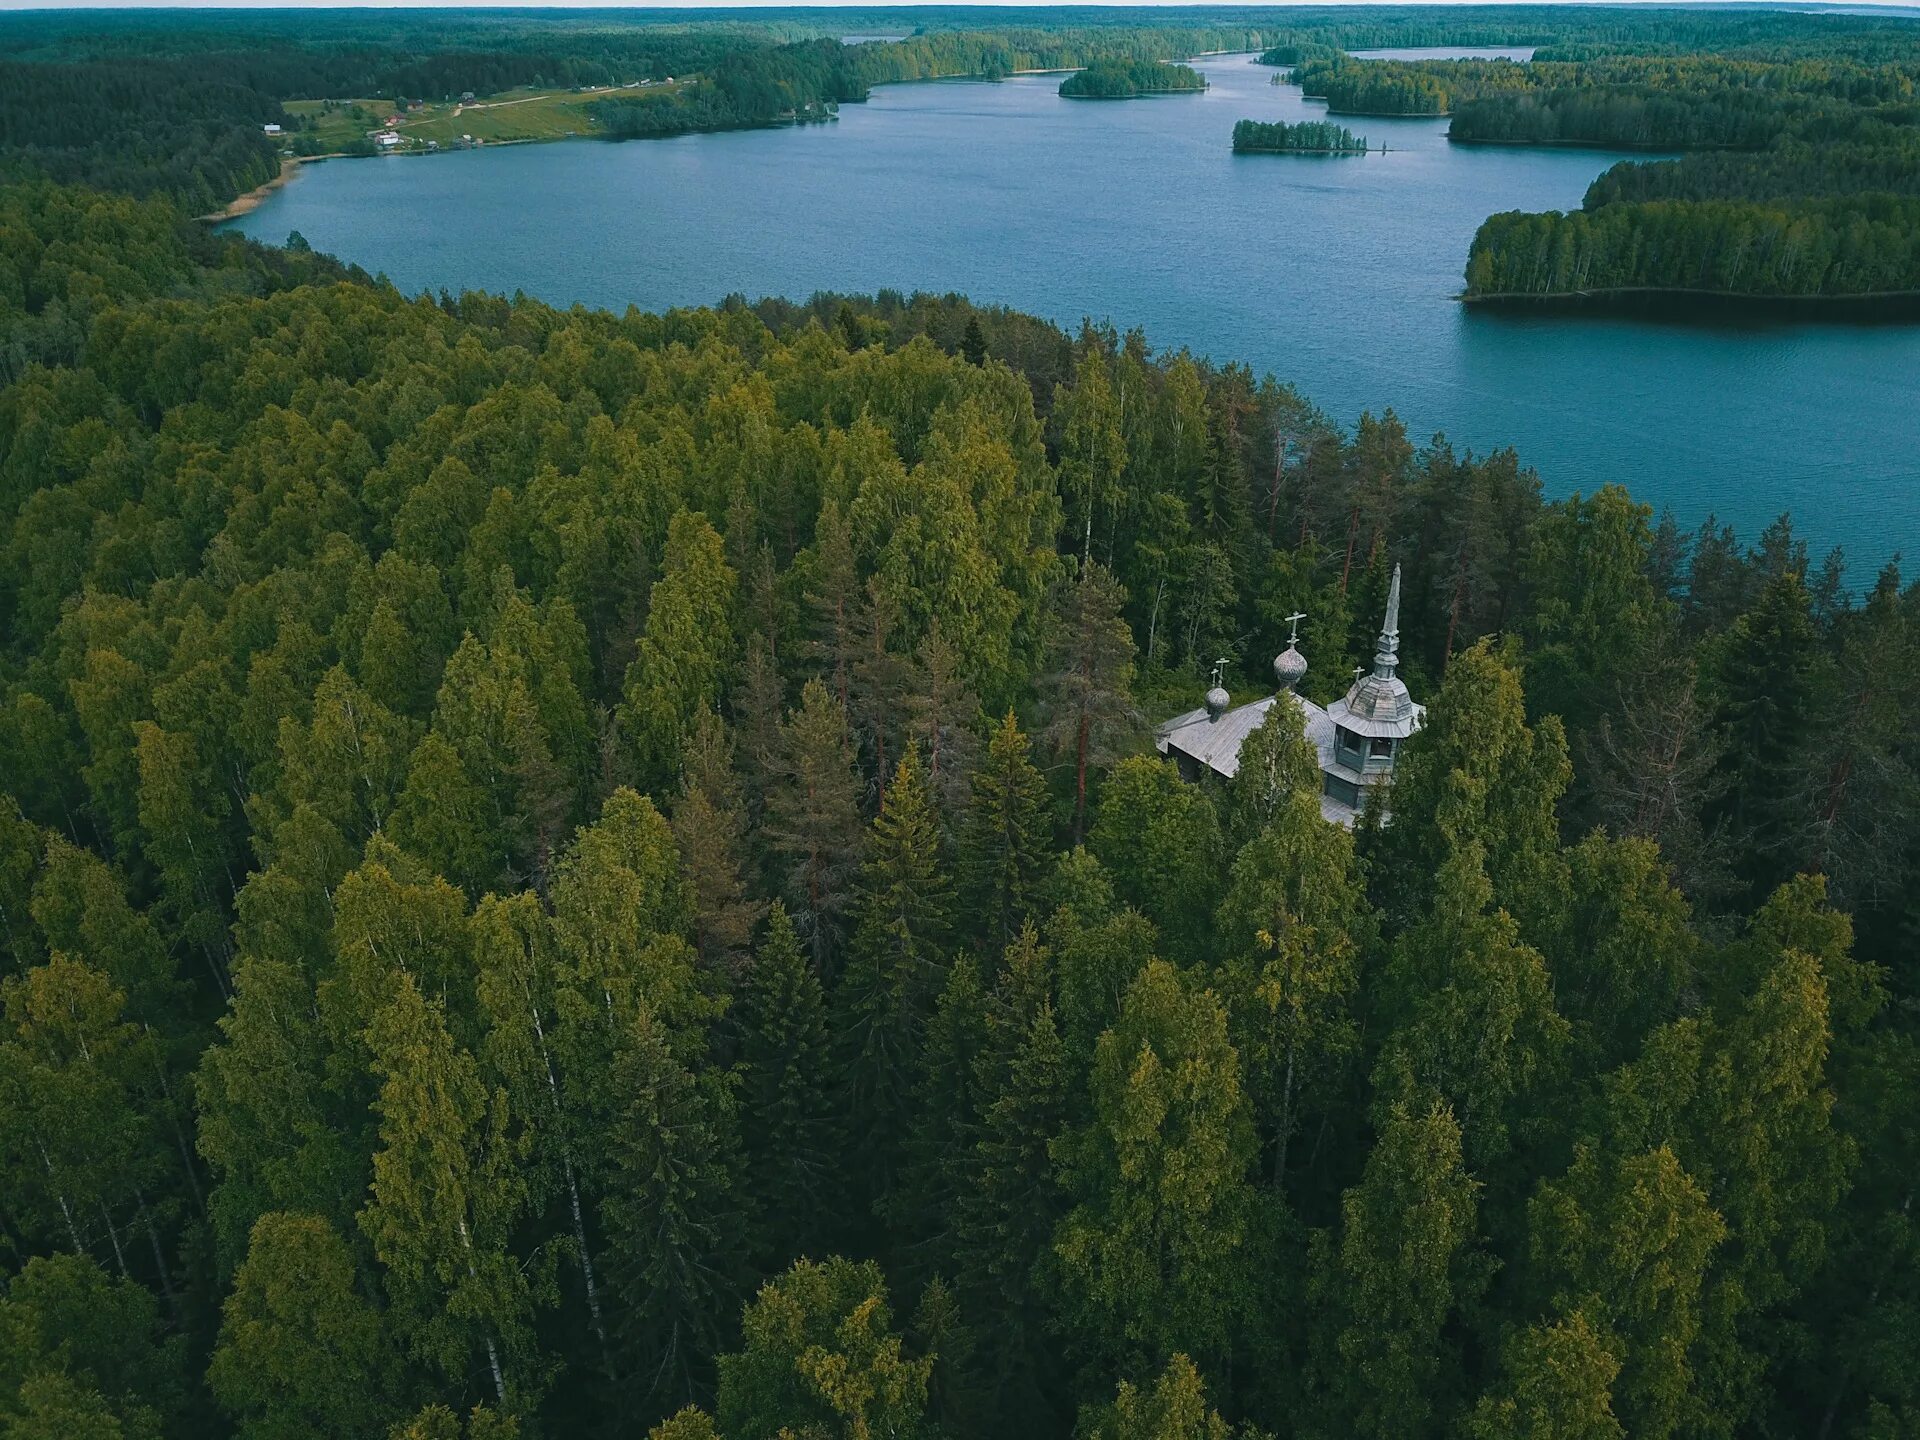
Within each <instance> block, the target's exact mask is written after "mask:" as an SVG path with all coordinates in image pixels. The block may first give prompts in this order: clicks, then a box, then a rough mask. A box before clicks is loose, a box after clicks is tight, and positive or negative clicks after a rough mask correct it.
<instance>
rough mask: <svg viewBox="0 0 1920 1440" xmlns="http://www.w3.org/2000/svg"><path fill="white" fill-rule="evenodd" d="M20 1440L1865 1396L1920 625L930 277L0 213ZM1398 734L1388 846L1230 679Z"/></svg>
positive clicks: (7, 1090)
mask: <svg viewBox="0 0 1920 1440" xmlns="http://www.w3.org/2000/svg"><path fill="white" fill-rule="evenodd" d="M0 236H4V237H5V244H4V246H3V247H0V382H3V383H0V554H4V557H5V564H4V566H0V637H4V638H0V755H4V756H5V757H6V763H5V766H4V768H3V769H0V971H4V974H3V975H0V1337H4V1343H0V1430H3V1431H4V1433H6V1434H8V1435H11V1436H23V1437H24V1436H34V1437H38V1436H46V1437H53V1436H59V1437H63V1440H65V1437H75V1436H85V1437H102V1440H114V1437H152V1440H171V1437H180V1440H185V1437H189V1436H192V1437H198V1436H205V1435H224V1434H233V1435H236V1436H243V1437H249V1440H255V1437H257V1440H323V1437H325V1440H331V1437H338V1436H370V1437H376V1440H380V1437H386V1440H460V1437H467V1440H538V1437H540V1436H548V1435H551V1436H569V1437H572V1436H596V1435H609V1436H611V1435H623V1436H632V1435H639V1434H649V1435H650V1436H651V1437H652V1440H715V1437H724V1440H776V1437H788V1436H793V1437H808V1440H866V1437H873V1436H878V1435H888V1436H893V1437H900V1440H974V1437H979V1440H986V1437H997V1436H1006V1435H1022V1436H1036V1437H1043V1440H1055V1437H1057V1440H1065V1437H1067V1436H1069V1435H1074V1436H1082V1437H1099V1440H1225V1437H1230V1436H1231V1437H1238V1440H1256V1437H1262V1436H1268V1437H1287V1440H1293V1437H1299V1440H1320V1437H1336V1436H1337V1437H1355V1436H1358V1437H1374V1440H1457V1437H1462V1436H1465V1437H1470V1440H1512V1437H1521V1440H1555V1437H1566V1436H1570V1435H1571V1436H1579V1437H1593V1440H1625V1437H1628V1436H1632V1437H1635V1440H1639V1437H1647V1436H1654V1437H1695V1436H1723V1437H1733V1436H1737V1435H1754V1434H1778V1435H1819V1434H1822V1433H1824V1434H1827V1435H1830V1436H1836V1437H1845V1440H1887V1437H1896V1436H1900V1435H1903V1434H1908V1433H1911V1432H1912V1431H1913V1429H1914V1427H1915V1426H1916V1425H1920V1376H1916V1373H1915V1370H1914V1366H1913V1364H1912V1357H1913V1355H1914V1353H1915V1350H1916V1347H1920V1328H1916V1327H1917V1326H1920V1318H1917V1317H1920V1218H1917V1217H1916V1215H1915V1212H1914V1207H1913V1203H1912V1201H1913V1184H1914V1176H1915V1175H1916V1174H1920V1109H1916V1106H1915V1104H1914V1096H1915V1094H1916V1085H1920V1025H1916V1015H1917V1014H1920V970H1916V967H1915V962H1914V949H1913V936H1914V934H1915V933H1916V929H1917V928H1920V902H1917V901H1916V897H1917V896H1920V733H1917V732H1916V729H1915V727H1914V725H1913V723H1912V717H1913V716H1914V715H1915V714H1916V713H1920V587H1916V586H1914V585H1912V584H1911V583H1909V582H1908V581H1907V580H1906V579H1905V578H1904V576H1903V574H1902V572H1901V571H1900V570H1899V568H1898V567H1897V566H1889V567H1888V568H1887V569H1886V570H1885V571H1883V572H1882V573H1881V574H1879V575H1878V576H1858V577H1856V576H1851V575H1849V574H1848V573H1847V572H1846V570H1845V568H1844V566H1843V564H1842V560H1841V557H1840V556H1838V555H1837V554H1836V555H1830V556H1827V557H1824V558H1821V557H1816V556H1810V555H1809V554H1808V553H1807V549H1806V546H1805V544H1804V542H1803V541H1802V540H1801V539H1800V538H1798V537H1797V536H1796V534H1795V531H1794V529H1793V527H1792V525H1791V524H1790V523H1789V522H1787V521H1786V520H1785V519H1783V520H1782V521H1780V522H1779V523H1778V524H1776V525H1774V526H1772V527H1771V528H1769V529H1768V530H1767V532H1766V533H1765V534H1763V535H1760V536H1756V537H1745V538H1742V537H1736V536H1734V535H1733V534H1732V533H1730V532H1729V531H1727V530H1726V529H1725V528H1724V527H1721V526H1719V525H1717V524H1714V523H1711V522H1709V523H1708V524H1706V525H1705V526H1703V527H1702V528H1701V529H1700V530H1698V531H1697V532H1694V533H1685V532H1682V531H1681V530H1679V529H1678V528H1677V527H1676V526H1675V525H1674V524H1673V523H1672V522H1671V521H1670V520H1667V519H1664V518H1662V517H1657V516H1655V515H1653V514H1651V513H1649V511H1648V510H1647V509H1646V508H1645V507H1644V506H1641V505H1638V504H1636V503H1635V502H1634V500H1633V498H1632V497H1631V496H1629V495H1627V494H1625V493H1624V492H1622V491H1621V490H1619V489H1618V488H1615V487H1603V488H1602V489H1600V490H1598V491H1596V492H1594V493H1593V494H1590V495H1580V496H1574V497H1570V498H1568V499H1565V500H1561V501H1557V502H1553V503H1548V502H1547V501H1545V500H1544V499H1543V497H1542V495H1541V488H1540V483H1539V480H1538V478H1537V477H1536V476H1535V475H1534V474H1533V473H1532V472H1531V471H1530V470H1528V469H1527V468H1525V466H1524V465H1523V464H1522V463H1521V462H1520V460H1519V458H1518V457H1516V456H1515V455H1514V454H1513V453H1512V452H1510V451H1504V452H1496V453H1492V454H1488V455H1471V454H1464V453H1461V452H1460V451H1458V450H1457V449H1455V448H1454V447H1453V446H1452V445H1450V444H1449V443H1448V442H1447V441H1446V440H1445V438H1444V437H1440V436H1436V437H1431V438H1430V439H1428V440H1425V441H1416V440H1415V438H1414V437H1410V436H1408V435H1407V434H1406V433H1405V431H1404V429H1403V427H1402V426H1401V424H1400V423H1399V421H1398V420H1397V419H1396V418H1395V416H1394V415H1393V413H1392V412H1391V411H1387V412H1384V413H1381V414H1373V415H1365V416H1362V417H1361V418H1360V419H1359V421H1358V423H1357V424H1356V425H1354V426H1353V427H1352V428H1351V429H1343V428H1341V427H1338V426H1336V425H1334V424H1333V423H1331V422H1330V421H1329V420H1328V419H1327V418H1326V417H1325V416H1323V415H1321V414H1319V413H1318V412H1317V411H1315V410H1314V409H1313V407H1312V406H1310V405H1309V404H1307V403H1306V402H1304V401H1303V400H1302V399H1301V397H1300V396H1299V395H1298V394H1296V393H1295V392H1294V391H1292V390H1291V389H1289V388H1288V387H1286V386H1284V385H1281V384H1278V383H1276V382H1275V381H1273V380H1272V379H1268V378H1260V377H1256V376H1254V375H1253V374H1251V373H1250V372H1248V371H1247V370H1246V369H1245V368H1244V367H1241V366H1236V365H1232V364H1219V365H1215V364H1209V363H1206V362H1203V361H1200V360H1197V359H1195V358H1194V357H1192V356H1190V355H1187V354H1184V353H1165V352H1155V351H1153V350H1152V349H1150V348H1149V346H1148V343H1147V341H1146V339H1145V338H1144V337H1142V336H1140V335H1139V334H1137V333H1127V334H1120V333H1115V332H1113V331H1110V330H1103V329H1096V328H1089V329H1085V330H1083V331H1082V332H1081V333H1079V334H1077V335H1070V334H1067V333H1064V332H1062V331H1060V330H1058V329H1056V328H1054V327H1052V326H1050V325H1047V324H1045V323H1043V322H1041V321H1038V320H1035V319H1032V318H1030V317H1026V316H1022V315H1019V314H1016V313H1012V312H1008V311H1004V310H994V309H985V308H979V307H975V306H972V305H970V304H968V303H967V302H966V301H964V300H962V299H960V298H958V297H952V296H949V297H934V296H914V297H911V298H908V297H902V296H899V295H881V296H878V297H874V298H872V299H858V298H853V297H835V296H821V297H816V298H815V299H813V300H812V301H810V302H806V303H792V302H783V301H768V302H765V303H763V304H761V305H758V306H755V307H748V306H746V305H744V304H741V303H729V304H726V305H723V306H721V307H720V308H718V309H711V310H690V311H676V312H673V313H669V314H665V315H646V314H640V313H638V312H633V311H630V312H628V313H626V314H625V315H620V316H616V315H611V314H607V313H604V312H594V311H588V310H585V309H573V310H566V311H562V310H555V309H552V308H550V307H548V306H545V305H541V304H538V303H536V302H532V301H528V300H525V299H514V300H508V299H505V298H502V297H498V296H490V295H482V294H468V295H462V296H452V295H442V296H440V297H438V298H437V299H436V298H427V297H423V298H417V299H409V298H407V297H405V296H402V295H401V294H399V293H397V292H396V291H395V290H394V289H393V288H392V287H390V286H387V285H383V284H377V283H375V282H373V281H371V280H370V279H369V278H368V277H366V276H365V275H363V274H360V273H358V272H355V271H353V270H350V269H347V268H344V267H342V266H340V265H338V264H337V263H335V262H333V261H331V260H328V259H326V258H325V257H322V256H317V255H314V254H312V253H311V252H309V251H307V250H305V249H304V248H302V247H293V248H290V249H284V250H276V249H267V248H263V247H260V246H257V245H253V244H250V243H246V242H243V241H241V240H238V239H235V238H230V237H221V236H218V235H215V234H213V233H211V232H209V231H207V230H206V229H205V228H204V227H200V226H196V225H193V224H191V223H189V222H187V221H185V220H184V219H183V218H182V217H181V215H180V212H179V211H178V210H177V209H175V208H173V207H172V206H170V205H169V204H167V203H166V202H163V201H144V202H143V201H136V200H132V199H129V198H127V197H124V196H113V195H106V194H103V193H101V192H97V191H87V190H81V189H75V188H62V187H56V186H53V185H52V184H50V183H48V182H44V181H43V182H36V183H34V184H30V185H19V186H12V187H0ZM1396 564H1398V565H1399V566H1401V567H1402V575H1403V592H1404V593H1403V604H1402V608H1401V611H1400V635H1399V651H1400V661H1401V666H1402V672H1403V674H1404V675H1405V677H1406V679H1407V682H1408V683H1409V685H1410V686H1411V687H1412V689H1413V693H1414V694H1415V695H1416V696H1417V697H1419V698H1420V699H1421V700H1422V701H1423V702H1424V703H1426V704H1427V705H1428V706H1429V710H1428V713H1427V719H1426V723H1425V726H1424V728H1422V729H1421V730H1420V731H1419V732H1418V733H1417V734H1416V735H1415V736H1414V737H1413V739H1412V740H1410V741H1409V742H1408V743H1407V746H1406V749H1405V751H1404V754H1403V756H1402V758H1401V760H1400V764H1399V768H1398V770H1397V771H1396V775H1395V778H1394V782H1393V787H1392V790H1391V792H1390V799H1391V805H1392V819H1391V823H1390V824H1383V823H1381V814H1380V812H1379V811H1378V810H1375V811H1373V812H1372V818H1371V819H1369V820H1365V821H1363V823H1362V824H1361V825H1360V827H1359V828H1358V830H1356V831H1348V830H1345V829H1342V828H1340V827H1339V826H1337V825H1333V824H1330V823H1329V822H1327V821H1326V820H1325V819H1323V818H1322V815H1321V810H1320V800H1319V783H1318V782H1319V777H1318V773H1317V770H1316V765H1315V757H1314V754H1313V752H1312V750H1311V749H1310V748H1309V747H1308V746H1307V744H1306V741H1305V739H1304V736H1303V735H1302V732H1301V730H1300V727H1299V723H1298V720H1297V717H1296V712H1295V711H1293V710H1292V709H1291V707H1287V706H1276V707H1274V709H1273V711H1272V716H1273V717H1275V718H1272V719H1270V720H1269V721H1268V723H1267V724H1266V725H1265V726H1264V727H1263V728H1261V729H1260V730H1258V731H1257V732H1256V733H1255V734H1254V735H1253V736H1252V737H1251V738H1250V739H1249V740H1248V741H1247V745H1246V748H1245V749H1244V750H1243V751H1242V755H1241V760H1242V764H1241V768H1240V771H1239V774H1238V776H1237V777H1236V778H1235V779H1234V780H1233V781H1232V782H1231V783H1224V784H1207V785H1193V784H1188V783H1186V782H1184V781H1182V780H1181V779H1180V778H1179V776H1178V774H1177V773H1176V772H1175V771H1174V770H1173V768H1172V767H1171V766H1170V765H1169V764H1168V763H1167V762H1165V761H1163V760H1161V759H1160V758H1159V757H1158V756H1156V755H1155V754H1154V753H1153V750H1152V747H1151V743H1150V726H1151V724H1152V723H1153V722H1154V721H1155V720H1157V719H1160V718H1162V717H1165V716H1169V715H1172V714H1175V713H1179V712H1182V711H1186V710H1189V709H1191V708H1192V707H1193V706H1194V705H1195V704H1196V703H1197V699H1198V696H1199V695H1200V693H1201V691H1202V689H1203V687H1204V686H1205V684H1206V683H1207V682H1206V678H1205V677H1206V674H1207V672H1208V670H1209V668H1210V667H1211V666H1212V665H1213V663H1214V662H1215V661H1216V660H1217V659H1218V658H1219V657H1222V656H1224V657H1228V665H1227V674H1226V677H1225V680H1226V684H1227V685H1228V687H1229V688H1230V689H1231V691H1232V692H1233V694H1234V696H1235V697H1236V698H1238V699H1240V700H1242V701H1244V700H1249V699H1252V698H1254V697H1256V696H1259V695H1261V694H1263V693H1267V692H1268V691H1269V690H1270V687H1271V686H1272V683H1273V681H1272V678H1271V674H1272V672H1271V669H1270V668H1269V667H1270V665H1271V660H1272V656H1273V654H1274V652H1275V651H1276V650H1278V649H1279V648H1280V647H1281V646H1282V645H1283V644H1284V643H1285V637H1286V635H1287V633H1288V625H1289V617H1290V616H1293V615H1294V614H1295V613H1296V612H1304V614H1305V617H1306V618H1305V620H1304V623H1303V624H1302V626H1301V634H1300V646H1301V648H1302V649H1303V650H1304V651H1305V652H1306V654H1307V656H1308V659H1309V665H1310V668H1309V671H1308V674H1307V677H1306V681H1305V690H1306V692H1307V693H1308V694H1309V695H1310V696H1311V697H1313V698H1315V699H1317V700H1322V701H1324V700H1327V699H1329V698H1331V697H1333V696H1335V695H1338V694H1339V693H1340V692H1341V691H1342V689H1343V688H1344V687H1345V685H1346V684H1347V683H1348V679H1349V677H1350V675H1351V673H1352V669H1353V667H1354V666H1356V665H1359V664H1364V663H1366V662H1367V661H1368V659H1369V657H1370V656H1371V654H1372V652H1373V650H1374V647H1375V637H1376V634H1377V632H1378V629H1379V626H1380V624H1381V619H1382V614H1383V607H1384V602H1385V594H1386V590H1387V586H1388V583H1389V577H1390V575H1391V573H1392V570H1393V567H1394V565H1396Z"/></svg>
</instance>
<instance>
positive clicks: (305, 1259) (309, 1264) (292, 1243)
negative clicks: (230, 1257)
mask: <svg viewBox="0 0 1920 1440" xmlns="http://www.w3.org/2000/svg"><path fill="white" fill-rule="evenodd" d="M389 1353H390V1352H389V1351H388V1350H387V1348H386V1337H385V1335H384V1334H383V1328H382V1325H381V1319H380V1314H379V1312H378V1311H377V1310H375V1309H374V1307H373V1306H372V1305H370V1304H368V1303H367V1299H366V1297H365V1296H364V1295H363V1294H362V1293H361V1291H360V1288H359V1283H358V1277H357V1276H356V1274H355V1273H354V1260H353V1252H352V1251H351V1250H349V1249H348V1248H347V1244H346V1242H345V1241H344V1240H342V1239H341V1238H340V1235H339V1234H338V1232H336V1231H335V1230H334V1228H333V1227H332V1226H331V1225H330V1224H328V1223H327V1222H326V1221H325V1220H322V1219H320V1218H319V1217H317V1216H313V1215H293V1214H288V1213H286V1212H284V1211H282V1212H276V1213H274V1214H270V1215H263V1216H262V1217H261V1218H260V1220H259V1222H258V1223H256V1224H255V1225H254V1227H253V1238H252V1243H251V1244H250V1245H249V1246H248V1247H247V1259H246V1263H245V1264H243V1265H242V1266H241V1267H240V1271H239V1273H238V1274H237V1275H236V1276H235V1277H234V1287H233V1292H232V1294H230V1295H229V1296H228V1297H227V1303H226V1310H225V1318H224V1320H223V1322H222V1324H221V1328H220V1347H219V1349H218V1350H216V1351H215V1352H214V1356H213V1359H212V1361H211V1363H210V1364H209V1366H208V1370H207V1379H208V1383H209V1384H211V1385H212V1386H213V1390H214V1394H215V1395H216V1396H217V1397H218V1398H219V1401H220V1405H221V1408H222V1409H224V1410H225V1411H226V1412H227V1413H228V1414H229V1415H230V1416H232V1417H233V1419H234V1420H235V1422H236V1423H237V1425H238V1428H239V1433H240V1434H241V1435H243V1436H245V1437H247V1440H320V1437H323V1436H330V1435H342V1434H355V1435H370V1434H378V1433H379V1432H380V1429H381V1428H382V1422H383V1420H384V1419H385V1418H386V1417H387V1416H388V1415H389V1414H390V1413H391V1405H390V1401H389V1396H388V1393H387V1392H386V1390H385V1387H383V1386H382V1385H381V1383H380V1382H381V1380H382V1379H383V1378H388V1379H389V1383H390V1377H388V1376H387V1375H385V1374H383V1372H389V1371H390V1369H391V1365H390V1359H389Z"/></svg>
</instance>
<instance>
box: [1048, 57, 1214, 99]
mask: <svg viewBox="0 0 1920 1440" xmlns="http://www.w3.org/2000/svg"><path fill="white" fill-rule="evenodd" d="M1206 88H1207V82H1206V78H1205V77H1204V76H1203V75H1201V73H1200V72H1199V71H1198V70H1195V69H1194V68H1193V67H1192V66H1190V65H1173V64H1168V63H1167V62H1165V61H1160V60H1096V61H1094V62H1093V63H1092V64H1090V65H1088V66H1087V68H1086V69H1084V70H1076V71H1074V73H1073V74H1071V75H1069V76H1068V77H1067V78H1066V79H1064V80H1062V81H1061V82H1060V93H1061V94H1062V95H1065V96H1067V97H1068V98H1069V99H1075V100H1125V99H1128V98H1129V97H1131V96H1135V95H1168V94H1173V93H1176V92H1179V91H1186V90H1204V89H1206Z"/></svg>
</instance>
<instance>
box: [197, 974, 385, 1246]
mask: <svg viewBox="0 0 1920 1440" xmlns="http://www.w3.org/2000/svg"><path fill="white" fill-rule="evenodd" d="M233 979H234V998H233V1006H232V1009H231V1010H230V1011H229V1012H228V1013H227V1014H226V1015H225V1016H223V1017H222V1018H221V1020H220V1041H219V1043H217V1044H215V1045H212V1046H210V1047H209V1048H208V1050H207V1052H206V1054H205V1056H204V1057H203V1058H202V1060H201V1062H200V1070H199V1073H198V1074H197V1075H196V1076H195V1077H194V1089H195V1095H196V1098H197V1101H198V1109H199V1122H200V1123H199V1135H198V1140H197V1144H198V1148H199V1151H200V1154H201V1155H203V1156H204V1157H205V1158H206V1160H207V1162H208V1164H210V1165H211V1166H212V1167H213V1171H214V1179H215V1183H214V1186H213V1193H212V1196H211V1209H212V1213H213V1226H214V1241H215V1253H216V1255H217V1257H218V1259H219V1262H220V1266H221V1268H222V1270H223V1271H224V1272H226V1273H228V1274H231V1273H232V1272H233V1270H234V1269H235V1268H236V1267H237V1266H238V1265H239V1264H240V1262H241V1259H242V1258H243V1257H244V1255H245V1254H246V1250H247V1245H248V1236H249V1234H250V1233H251V1231H252V1230H253V1227H254V1223H255V1222H256V1221H257V1220H259V1219H260V1217H261V1216H263V1215H265V1214H267V1213H268V1212H269V1211H276V1210H278V1211H293V1212H300V1211H305V1212H308V1213H311V1214H316V1215H324V1216H326V1217H327V1218H328V1219H329V1220H331V1221H332V1222H333V1224H334V1225H335V1226H337V1227H342V1228H344V1227H346V1226H348V1225H350V1224H351V1223H352V1220H353V1216H352V1207H351V1200H350V1198H349V1197H351V1196H353V1195H355V1194H357V1193H358V1192H359V1191H361V1190H363V1189H364V1188H365V1183H366V1182H365V1167H366V1164H367V1160H368V1152H367V1151H366V1150H365V1149H363V1148H362V1139H363V1137H362V1135H361V1134H359V1133H358V1131H359V1129H360V1127H359V1126H356V1125H347V1124H341V1123H338V1122H336V1121H335V1120H334V1116H335V1115H336V1114H337V1113H338V1112H337V1111H335V1110H333V1108H332V1106H331V1104H330V1100H331V1098H332V1097H330V1096H329V1094H328V1093H327V1079H326V1061H327V1048H326V1043H325V1037H324V1034H323V1032H322V1030H321V1027H320V1025H319V1023H318V1021H317V1019H316V1017H315V1014H314V995H313V987H312V985H311V984H309V983H308V981H307V980H306V979H305V977H304V976H302V975H301V974H300V973H299V972H298V971H297V970H295V969H294V968H293V967H292V966H289V965H286V964H283V963H281V962H279V961H277V960H265V959H257V958H254V957H252V956H245V957H242V959H241V961H240V964H239V966H238V967H237V968H236V969H235V971H234V977H233Z"/></svg>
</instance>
